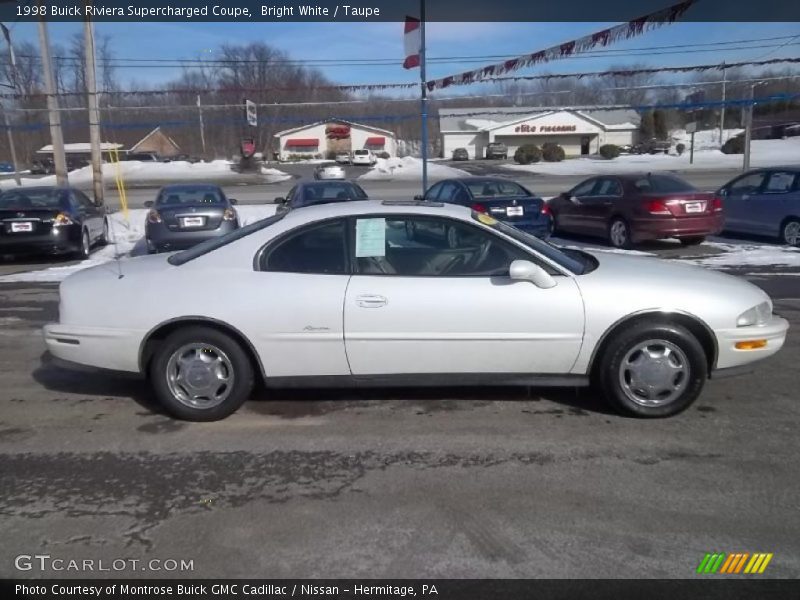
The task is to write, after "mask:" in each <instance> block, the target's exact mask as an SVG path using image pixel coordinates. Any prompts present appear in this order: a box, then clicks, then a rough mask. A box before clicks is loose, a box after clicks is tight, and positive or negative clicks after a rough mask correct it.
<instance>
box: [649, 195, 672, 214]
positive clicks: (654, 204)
mask: <svg viewBox="0 0 800 600" xmlns="http://www.w3.org/2000/svg"><path fill="white" fill-rule="evenodd" d="M645 210H646V211H647V212H649V213H650V214H651V215H671V214H672V212H671V211H670V210H669V207H668V206H667V201H666V200H664V199H663V198H659V199H656V200H648V201H647V204H646V205H645Z"/></svg>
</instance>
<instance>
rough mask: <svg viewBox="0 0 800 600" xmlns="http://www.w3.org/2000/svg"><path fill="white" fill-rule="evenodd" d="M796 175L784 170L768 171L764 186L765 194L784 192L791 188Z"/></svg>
mask: <svg viewBox="0 0 800 600" xmlns="http://www.w3.org/2000/svg"><path fill="white" fill-rule="evenodd" d="M795 177H796V175H795V174H794V173H788V172H786V171H775V172H773V173H770V176H769V179H768V180H767V185H766V186H764V193H765V194H785V193H786V192H789V191H791V190H792V186H793V185H794V180H795Z"/></svg>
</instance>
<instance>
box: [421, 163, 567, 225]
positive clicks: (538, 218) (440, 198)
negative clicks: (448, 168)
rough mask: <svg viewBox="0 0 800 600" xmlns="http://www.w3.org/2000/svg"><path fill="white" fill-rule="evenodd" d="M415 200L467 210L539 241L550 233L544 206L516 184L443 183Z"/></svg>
mask: <svg viewBox="0 0 800 600" xmlns="http://www.w3.org/2000/svg"><path fill="white" fill-rule="evenodd" d="M416 199H417V200H426V201H428V202H447V203H448V204H458V205H461V206H468V207H470V208H471V209H472V210H475V211H477V212H482V213H486V214H489V215H491V216H492V217H494V218H495V219H497V220H498V221H502V222H503V223H507V224H508V225H513V226H514V227H516V228H518V229H522V230H523V231H526V232H528V233H531V234H533V235H535V236H537V237H540V238H546V237H548V236H549V235H550V233H551V231H552V219H551V218H550V211H549V210H548V208H547V203H546V202H545V201H544V200H543V199H542V198H540V197H539V196H536V195H534V194H533V193H532V192H531V191H529V190H527V189H526V188H524V187H522V186H521V185H520V184H518V183H515V182H513V181H509V180H507V179H500V178H490V177H459V178H458V179H445V180H443V181H440V182H438V183H436V184H434V185H432V186H431V187H430V188H429V189H428V191H427V192H425V196H424V197H417V198H416Z"/></svg>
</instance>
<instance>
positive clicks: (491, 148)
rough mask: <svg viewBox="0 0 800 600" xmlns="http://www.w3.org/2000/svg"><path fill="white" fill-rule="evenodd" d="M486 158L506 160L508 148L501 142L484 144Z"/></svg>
mask: <svg viewBox="0 0 800 600" xmlns="http://www.w3.org/2000/svg"><path fill="white" fill-rule="evenodd" d="M486 158H502V159H503V160H505V159H507V158H508V146H506V145H505V144H504V143H502V142H489V143H488V144H486Z"/></svg>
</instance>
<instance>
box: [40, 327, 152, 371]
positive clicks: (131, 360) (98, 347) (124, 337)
mask: <svg viewBox="0 0 800 600" xmlns="http://www.w3.org/2000/svg"><path fill="white" fill-rule="evenodd" d="M145 334H146V332H144V331H135V330H129V329H107V328H101V327H80V326H73V325H62V324H60V323H50V324H48V325H45V326H44V341H45V344H46V345H47V350H48V351H49V352H50V354H52V355H53V356H55V357H56V358H59V359H61V360H65V361H68V362H71V363H78V364H81V365H88V366H91V367H98V368H101V369H111V370H114V371H129V372H133V373H138V372H139V348H140V345H141V342H142V339H143V338H144V336H145Z"/></svg>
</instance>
